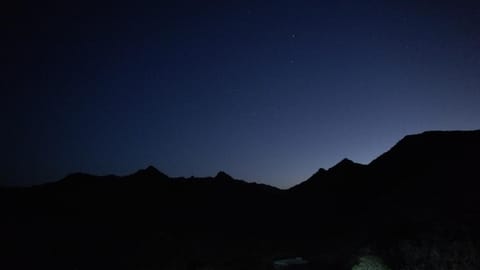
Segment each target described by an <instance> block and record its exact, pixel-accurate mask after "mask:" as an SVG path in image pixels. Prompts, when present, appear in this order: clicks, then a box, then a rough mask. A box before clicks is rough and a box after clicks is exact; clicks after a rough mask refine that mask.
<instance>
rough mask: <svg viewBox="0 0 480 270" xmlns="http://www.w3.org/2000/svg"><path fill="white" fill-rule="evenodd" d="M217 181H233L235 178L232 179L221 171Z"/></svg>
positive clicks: (216, 177)
mask: <svg viewBox="0 0 480 270" xmlns="http://www.w3.org/2000/svg"><path fill="white" fill-rule="evenodd" d="M215 179H216V180H233V177H231V176H230V175H228V174H227V173H226V172H224V171H219V172H218V173H217V175H215Z"/></svg>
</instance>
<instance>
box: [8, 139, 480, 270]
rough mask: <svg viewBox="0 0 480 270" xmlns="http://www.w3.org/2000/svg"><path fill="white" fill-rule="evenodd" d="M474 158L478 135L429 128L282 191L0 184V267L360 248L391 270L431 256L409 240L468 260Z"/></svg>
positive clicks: (197, 183) (149, 181)
mask: <svg viewBox="0 0 480 270" xmlns="http://www.w3.org/2000/svg"><path fill="white" fill-rule="evenodd" d="M479 153H480V131H479V130H477V131H429V132H424V133H421V134H417V135H408V136H406V137H404V138H403V139H401V140H400V141H399V142H398V143H397V144H395V145H394V146H393V147H392V148H391V149H390V150H388V151H387V152H385V153H384V154H382V155H380V156H379V157H378V158H376V159H375V160H373V161H372V162H371V163H370V164H367V165H363V164H358V163H355V162H353V161H351V160H349V159H343V160H342V161H340V162H339V163H338V164H336V165H335V166H333V167H331V168H330V169H328V170H326V169H319V170H318V171H317V172H316V173H314V174H313V175H312V176H311V177H310V178H308V179H307V180H306V181H304V182H302V183H299V184H298V185H296V186H294V187H292V188H290V189H286V190H281V189H278V188H275V187H272V186H268V185H265V184H257V183H250V182H247V181H244V180H238V179H235V178H234V177H232V176H230V175H228V174H227V173H225V172H223V171H219V172H218V173H217V174H216V175H215V176H214V177H190V178H184V177H169V176H168V175H166V174H164V173H162V172H160V171H159V170H158V169H156V168H155V167H153V166H149V167H147V168H145V169H140V170H138V171H137V172H135V173H133V174H130V175H126V176H115V175H107V176H95V175H89V174H85V173H74V174H70V175H68V176H66V177H65V178H63V179H61V180H59V181H56V182H51V183H47V184H42V185H38V186H34V187H30V188H2V189H0V213H1V214H2V220H3V222H2V223H1V227H0V228H1V229H2V232H5V233H4V236H3V237H2V239H1V244H0V246H1V250H0V251H1V252H0V254H2V255H1V256H2V258H1V259H2V260H1V262H0V264H2V265H0V266H4V267H2V269H38V268H49V269H69V268H70V269H105V268H117V269H206V268H210V269H271V268H270V267H272V266H271V262H272V261H273V260H274V259H276V258H284V257H288V256H291V257H293V258H295V257H299V256H302V257H304V258H307V259H308V261H309V262H310V265H311V267H312V268H337V269H349V268H350V267H351V265H349V262H350V261H351V258H353V257H354V256H355V255H357V254H358V252H359V250H362V248H368V249H369V250H372V249H374V250H375V252H376V253H377V255H378V254H380V255H382V256H383V257H384V259H385V261H386V262H387V263H390V264H393V265H396V266H398V267H397V268H401V267H405V265H407V263H408V262H410V261H409V258H410V257H408V256H406V255H405V256H404V257H401V256H400V255H398V254H410V253H412V252H417V253H418V254H420V255H422V256H424V257H425V258H430V257H428V256H429V255H428V256H427V255H424V253H422V252H423V250H424V249H422V248H424V247H425V245H427V244H422V245H420V244H411V243H417V242H407V243H410V244H408V245H407V247H408V248H409V249H408V252H410V253H408V252H407V253H406V251H405V244H401V243H404V242H405V241H413V240H412V239H421V241H423V242H421V243H424V242H425V243H428V245H429V247H430V249H438V250H440V251H441V250H444V249H445V247H446V246H448V245H447V244H446V243H452V241H454V242H455V243H461V244H459V245H460V247H458V250H461V251H462V253H465V252H466V253H468V252H470V253H471V254H474V255H475V256H476V255H479V254H478V253H477V250H480V249H479V246H480V245H479V244H480V229H478V228H480V212H479V210H478V207H477V206H478V205H480V199H479V198H480V196H479V194H480V189H479V188H480V184H479V181H480V170H479V168H480V167H479V165H480V164H479V163H480V159H479V158H478V157H479ZM439 239H440V240H439ZM445 239H449V240H448V241H450V242H448V241H447V240H445ZM415 241H416V240H415ZM464 243H467V244H468V245H467V244H464ZM402 248H403V249H402ZM440 251H439V252H440ZM417 253H415V254H417ZM470 253H468V254H470ZM392 254H397V255H392ZM418 254H417V255H418ZM425 254H427V253H425ZM420 255H419V256H420ZM409 256H410V255H409ZM412 256H413V255H412ZM472 256H473V255H472ZM430 259H431V258H430ZM457 259H458V258H457ZM469 263H470V262H469ZM469 265H470V264H469ZM472 265H474V266H478V265H477V264H474V262H472ZM434 268H435V267H434ZM437 268H438V267H437ZM474 268H475V267H474Z"/></svg>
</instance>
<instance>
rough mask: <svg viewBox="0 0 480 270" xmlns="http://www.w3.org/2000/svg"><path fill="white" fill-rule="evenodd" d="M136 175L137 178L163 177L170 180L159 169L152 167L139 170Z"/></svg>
mask: <svg viewBox="0 0 480 270" xmlns="http://www.w3.org/2000/svg"><path fill="white" fill-rule="evenodd" d="M134 175H136V176H147V177H162V178H168V176H167V175H166V174H164V173H162V172H160V171H159V170H158V169H157V168H155V167H154V166H152V165H150V166H148V167H147V168H145V169H141V170H138V171H137V172H136V173H135V174H134Z"/></svg>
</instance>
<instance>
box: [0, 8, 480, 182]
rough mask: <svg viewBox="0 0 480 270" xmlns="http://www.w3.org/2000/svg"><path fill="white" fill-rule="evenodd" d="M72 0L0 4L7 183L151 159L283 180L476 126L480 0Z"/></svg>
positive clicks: (1, 172)
mask: <svg viewBox="0 0 480 270" xmlns="http://www.w3.org/2000/svg"><path fill="white" fill-rule="evenodd" d="M64 2H67V1H61V3H56V2H55V1H46V2H45V3H42V4H39V3H26V2H22V3H19V4H17V5H16V6H11V7H7V8H5V9H4V10H2V11H1V13H2V15H1V17H2V22H1V24H2V28H1V34H2V45H1V46H2V50H1V52H0V56H1V57H2V59H4V60H3V61H2V62H3V63H2V64H0V65H1V66H2V70H3V71H2V80H1V88H2V89H3V90H2V93H3V94H2V99H1V100H2V109H3V113H2V116H1V119H0V120H1V121H2V130H3V132H1V135H0V136H1V137H0V144H1V147H2V150H3V151H2V160H1V168H0V185H31V184H38V183H42V182H46V181H54V180H58V179H60V178H62V177H63V176H65V175H66V174H68V173H71V172H78V171H82V172H87V173H93V174H110V173H113V174H119V175H124V174H128V173H131V172H133V171H135V170H137V169H140V168H143V167H146V166H148V165H154V166H155V167H157V168H158V169H159V170H161V171H162V172H164V173H166V174H167V175H170V176H191V175H195V176H207V175H215V174H216V172H217V171H219V170H224V171H226V172H227V173H229V174H231V175H232V176H234V177H235V178H239V179H245V180H249V181H257V182H262V183H266V184H270V185H274V186H277V187H282V188H285V187H290V186H292V185H294V184H297V183H299V182H301V181H303V180H305V179H306V178H308V177H309V176H310V175H312V174H313V173H314V172H315V171H317V170H318V169H319V168H321V167H323V168H329V167H331V166H333V165H334V164H335V163H337V162H338V161H340V160H341V159H342V158H345V157H348V158H350V159H352V160H354V161H356V162H359V163H369V162H370V161H372V160H373V159H374V158H375V157H377V156H378V155H380V154H382V153H383V152H385V151H387V150H388V149H389V148H390V147H391V146H393V144H394V143H396V142H397V141H398V140H399V139H401V138H402V137H403V136H404V135H407V134H411V133H419V132H422V131H426V130H453V129H455V130H456V129H478V128H480V4H479V3H477V2H478V1H449V2H442V1H421V0H419V1H398V3H393V2H394V1H380V0H367V1H353V0H352V1H347V0H345V1H329V2H327V1H173V2H175V3H161V2H162V1H151V2H147V1H132V2H130V3H127V2H124V1H109V2H103V4H101V5H100V4H94V5H90V4H89V3H87V2H83V1H82V2H78V3H75V4H73V2H72V3H64ZM227 2H228V3H227ZM257 2H261V3H257ZM437 2H440V3H437Z"/></svg>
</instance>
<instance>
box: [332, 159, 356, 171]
mask: <svg viewBox="0 0 480 270" xmlns="http://www.w3.org/2000/svg"><path fill="white" fill-rule="evenodd" d="M352 165H355V162H353V161H351V160H350V159H348V158H344V159H342V160H341V161H340V162H338V163H337V164H336V165H335V166H333V167H331V168H330V169H329V170H338V169H342V168H348V167H351V166H352Z"/></svg>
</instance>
